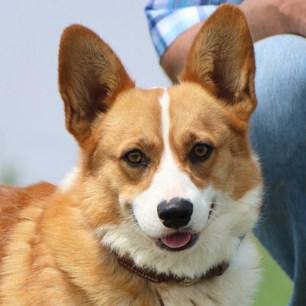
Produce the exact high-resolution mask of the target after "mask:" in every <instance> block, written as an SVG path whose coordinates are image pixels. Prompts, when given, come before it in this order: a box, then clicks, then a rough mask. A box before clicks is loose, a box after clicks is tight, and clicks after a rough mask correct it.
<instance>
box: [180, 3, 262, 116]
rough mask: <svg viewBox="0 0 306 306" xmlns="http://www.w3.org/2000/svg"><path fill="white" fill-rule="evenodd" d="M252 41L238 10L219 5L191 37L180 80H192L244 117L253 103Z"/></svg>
mask: <svg viewBox="0 0 306 306" xmlns="http://www.w3.org/2000/svg"><path fill="white" fill-rule="evenodd" d="M254 75H255V61H254V50H253V41H252V37H251V34H250V32H249V29H248V25H247V21H246V18H245V17H244V15H243V14H242V12H241V11H240V10H239V9H238V8H237V7H235V6H233V5H230V4H224V5H221V6H220V7H219V8H218V9H217V10H216V12H215V13H214V14H213V15H212V16H210V17H209V18H208V19H207V20H206V21H205V23H204V25H203V26H202V28H201V30H200V32H199V33H198V35H197V37H196V38H195V40H194V43H193V45H192V47H191V50H190V53H189V55H188V57H187V61H186V65H185V68H184V70H183V73H182V75H181V78H180V80H181V81H189V82H196V83H198V84H200V85H201V86H202V87H204V88H205V89H206V90H208V91H209V92H210V93H211V94H212V95H214V96H215V97H217V98H218V99H220V101H222V102H225V103H226V104H227V105H228V106H233V108H232V109H233V110H234V111H235V113H236V115H238V116H239V118H240V120H243V121H246V120H248V119H249V116H250V114H251V113H252V111H253V110H254V109H255V107H256V97H255V93H254Z"/></svg>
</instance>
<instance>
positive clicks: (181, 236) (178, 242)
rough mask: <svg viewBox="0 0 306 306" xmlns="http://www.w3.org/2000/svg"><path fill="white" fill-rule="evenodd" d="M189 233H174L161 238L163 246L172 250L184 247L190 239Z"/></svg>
mask: <svg viewBox="0 0 306 306" xmlns="http://www.w3.org/2000/svg"><path fill="white" fill-rule="evenodd" d="M191 236H192V234H191V233H175V234H173V235H170V236H166V237H164V238H161V241H162V243H163V244H165V245H166V246H167V247H169V248H172V249H178V248H182V247H183V246H185V245H186V244H187V243H188V242H189V241H190V239H191Z"/></svg>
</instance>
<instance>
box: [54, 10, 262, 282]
mask: <svg viewBox="0 0 306 306" xmlns="http://www.w3.org/2000/svg"><path fill="white" fill-rule="evenodd" d="M254 74H255V65H254V52H253V44H252V39H251V36H250V33H249V30H248V26H247V23H246V20H245V18H244V16H243V15H242V14H241V13H240V11H239V10H238V9H237V8H235V7H233V6H229V5H225V6H221V7H220V8H219V9H218V11H217V12H216V13H215V14H213V15H212V16H211V17H210V18H209V19H208V20H207V21H206V22H205V24H204V26H203V27H202V29H201V31H200V32H199V34H198V36H197V37H196V39H195V41H194V43H193V46H192V48H191V50H190V53H189V56H188V59H187V62H186V66H185V68H184V71H183V73H182V75H181V78H180V84H179V85H175V86H173V87H170V88H167V89H150V90H144V89H140V88H137V87H136V86H135V84H134V82H133V81H132V80H131V78H130V77H129V76H128V74H127V72H126V70H125V69H124V67H123V65H122V63H121V62H120V60H119V59H118V58H117V56H116V55H115V53H114V52H113V51H112V50H111V49H110V48H109V46H108V45H107V44H106V43H105V42H103V41H102V40H101V39H100V38H99V37H98V36H97V35H96V34H95V33H93V32H92V31H90V30H89V29H87V28H84V27H82V26H79V25H74V26H71V27H68V28H67V29H66V30H65V31H64V33H63V36H62V39H61V44H60V54H59V85H60V92H61V95H62V98H63V100H64V104H65V113H66V126H67V129H68V130H69V132H70V133H71V134H72V135H73V136H74V137H75V139H76V140H77V142H78V143H79V146H80V154H81V158H80V164H79V168H78V174H77V175H76V178H75V179H74V183H73V184H72V186H71V190H73V192H74V197H75V201H76V202H77V204H78V206H79V207H80V209H81V211H82V213H83V214H84V216H85V217H86V220H87V221H86V222H88V224H87V225H88V227H89V228H90V229H91V230H92V231H93V233H94V234H95V235H97V236H99V238H100V239H101V243H102V244H104V245H106V246H108V247H109V248H110V249H112V250H115V251H116V252H117V253H119V254H121V255H125V254H128V255H129V256H130V257H131V258H132V259H133V260H134V262H135V263H136V264H137V265H139V266H145V267H150V268H152V269H155V270H157V271H160V272H165V273H170V272H171V273H173V274H176V275H187V276H189V277H193V276H194V275H197V274H201V273H203V272H205V271H207V270H208V269H209V268H210V267H212V266H213V265H216V264H218V263H220V262H222V261H224V260H230V258H231V256H233V254H234V253H235V250H236V248H237V245H238V244H239V241H240V239H241V237H243V236H244V235H246V234H247V233H249V232H250V230H251V229H252V227H253V226H254V224H255V222H256V220H257V218H258V211H259V207H260V202H261V192H262V183H261V176H260V171H259V167H258V165H257V161H256V157H255V156H254V154H253V152H252V150H251V148H250V144H249V140H248V125H249V119H250V115H251V113H252V112H253V110H254V109H255V107H256V97H255V94H254Z"/></svg>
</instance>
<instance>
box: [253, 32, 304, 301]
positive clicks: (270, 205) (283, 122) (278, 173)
mask: <svg viewBox="0 0 306 306" xmlns="http://www.w3.org/2000/svg"><path fill="white" fill-rule="evenodd" d="M255 54H256V64H257V73H256V85H255V86H256V92H257V98H258V108H257V110H256V111H255V114H254V115H253V120H252V124H251V131H250V133H251V139H252V143H253V147H254V149H255V151H256V152H257V153H258V154H259V157H260V160H261V165H262V170H263V175H264V179H265V189H266V190H265V206H264V210H263V214H262V218H261V221H260V223H259V224H258V226H257V228H256V230H255V233H256V235H257V237H258V238H259V239H260V241H261V242H262V243H263V245H264V246H265V247H266V248H267V249H268V251H269V252H270V254H271V255H272V256H273V257H274V259H275V260H276V261H277V262H278V263H279V265H280V266H281V267H282V268H283V269H284V270H285V271H286V273H287V274H288V276H289V277H290V278H291V279H292V280H293V281H294V291H293V295H292V298H291V303H290V305H291V306H304V305H306V273H305V272H306V39H305V38H303V37H300V36H296V35H278V36H273V37H270V38H266V39H264V40H261V41H259V42H257V43H256V44H255Z"/></svg>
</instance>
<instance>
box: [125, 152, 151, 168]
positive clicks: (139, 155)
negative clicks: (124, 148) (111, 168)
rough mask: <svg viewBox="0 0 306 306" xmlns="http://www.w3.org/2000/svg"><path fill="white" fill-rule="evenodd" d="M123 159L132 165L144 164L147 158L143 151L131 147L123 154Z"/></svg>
mask: <svg viewBox="0 0 306 306" xmlns="http://www.w3.org/2000/svg"><path fill="white" fill-rule="evenodd" d="M123 160H124V161H125V162H127V163H128V164H129V165H130V166H132V167H139V166H146V165H147V163H148V160H147V158H146V156H145V155H144V153H143V152H141V151H140V150H138V149H133V150H131V151H129V152H127V153H126V154H125V155H124V156H123Z"/></svg>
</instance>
